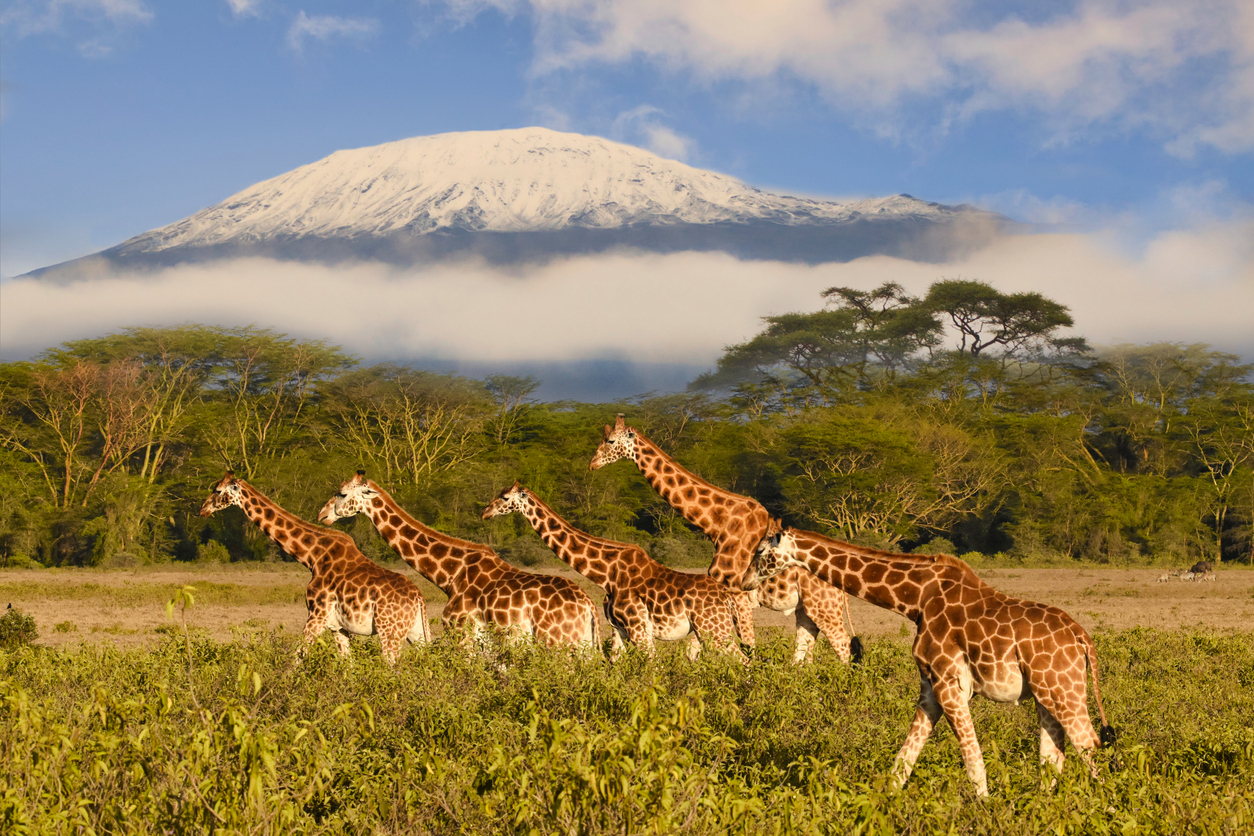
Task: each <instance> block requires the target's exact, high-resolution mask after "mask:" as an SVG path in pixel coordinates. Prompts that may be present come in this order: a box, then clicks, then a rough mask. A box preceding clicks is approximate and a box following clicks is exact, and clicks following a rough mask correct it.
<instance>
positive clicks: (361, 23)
mask: <svg viewBox="0 0 1254 836" xmlns="http://www.w3.org/2000/svg"><path fill="white" fill-rule="evenodd" d="M378 29H379V22H378V21H377V20H374V19H373V18H360V17H336V16H335V15H312V16H311V15H307V14H305V12H304V11H303V10H302V11H301V12H299V13H298V14H297V15H296V18H295V20H293V21H292V25H291V27H289V28H288V30H287V45H288V46H289V47H291V48H292V49H293V50H294V51H296V52H300V51H302V50H303V49H304V47H305V41H307V40H308V39H310V38H312V39H314V40H316V41H329V40H331V39H333V38H347V39H349V40H356V41H361V40H365V39H367V38H370V37H372V36H373V35H374V34H375V32H376V31H378Z"/></svg>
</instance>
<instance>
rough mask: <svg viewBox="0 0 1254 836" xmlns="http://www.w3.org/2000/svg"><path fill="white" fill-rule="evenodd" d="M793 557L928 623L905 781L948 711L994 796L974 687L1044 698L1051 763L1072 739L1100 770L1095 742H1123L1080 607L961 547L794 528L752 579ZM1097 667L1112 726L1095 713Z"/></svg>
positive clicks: (896, 772)
mask: <svg viewBox="0 0 1254 836" xmlns="http://www.w3.org/2000/svg"><path fill="white" fill-rule="evenodd" d="M788 566H798V567H802V568H804V569H805V570H806V571H808V572H812V573H813V574H814V575H816V576H817V577H819V578H821V579H822V580H824V581H826V582H827V583H830V584H833V585H835V586H838V587H840V588H841V589H843V590H845V591H846V592H848V593H849V594H850V595H854V596H856V597H858V598H861V599H863V600H864V601H868V602H870V603H872V604H875V605H876V606H879V607H883V608H885V609H890V610H893V611H895V612H897V613H899V614H901V615H903V616H905V617H906V618H908V619H909V620H910V621H913V622H914V624H915V625H916V627H917V628H918V633H917V635H916V636H915V640H914V647H913V649H912V654H913V656H914V660H915V664H916V665H917V666H918V669H919V678H920V680H921V686H920V694H919V707H918V710H917V711H916V712H915V717H914V721H913V722H912V724H911V726H910V731H909V734H908V735H907V736H906V742H905V743H904V744H903V745H902V747H901V750H900V751H899V752H898V753H897V757H896V759H895V760H894V762H893V778H894V781H895V783H896V784H897V785H898V786H901V785H903V784H905V782H906V780H907V779H908V778H909V777H910V772H911V771H912V770H913V769H914V764H915V761H916V760H917V759H918V757H919V752H920V751H922V749H923V744H924V743H926V742H927V739H928V736H929V735H930V734H931V733H932V729H933V727H934V726H935V725H936V722H937V721H938V720H939V719H940V718H941V716H942V714H943V715H944V716H945V717H946V718H947V719H948V720H949V724H950V726H952V727H953V730H954V733H955V735H956V736H957V738H958V745H959V747H960V750H961V752H962V761H963V764H964V766H965V767H966V772H967V777H968V778H970V779H971V781H972V782H973V783H974V784H975V790H976V794H977V795H980V796H986V795H988V778H987V773H986V772H985V768H984V756H983V754H982V752H981V751H980V744H979V741H978V740H977V739H976V735H975V726H974V724H973V723H972V721H971V711H970V706H969V703H970V699H971V697H972V696H973V695H974V694H981V695H983V696H985V697H988V698H989V699H991V700H994V701H996V702H1012V703H1016V704H1017V703H1019V702H1020V701H1022V700H1025V699H1027V698H1028V697H1032V698H1034V699H1035V701H1036V713H1037V720H1038V722H1039V724H1040V728H1041V737H1040V758H1041V763H1042V764H1049V765H1050V766H1052V767H1053V768H1054V769H1055V770H1057V771H1058V772H1061V771H1062V765H1063V760H1064V746H1065V745H1066V740H1067V739H1068V738H1069V739H1070V740H1071V743H1072V745H1073V746H1075V747H1076V749H1077V750H1078V751H1079V752H1080V755H1081V757H1082V758H1083V759H1084V760H1085V762H1086V763H1087V764H1088V766H1089V769H1090V771H1091V772H1092V773H1093V775H1094V777H1096V776H1097V769H1096V765H1095V764H1094V763H1093V760H1092V754H1091V753H1092V750H1093V749H1094V748H1096V747H1097V746H1098V745H1103V746H1104V745H1109V744H1111V743H1113V742H1114V730H1113V729H1112V728H1111V727H1110V725H1109V724H1108V723H1107V722H1106V710H1105V709H1104V708H1103V707H1102V696H1101V690H1100V688H1099V686H1098V672H1097V650H1096V648H1095V647H1094V645H1093V640H1092V638H1090V636H1089V634H1088V633H1087V632H1085V630H1084V628H1083V627H1081V626H1080V625H1079V624H1077V623H1076V621H1075V620H1074V619H1072V618H1071V616H1069V615H1067V614H1066V613H1065V612H1063V611H1062V610H1060V609H1059V608H1057V607H1052V606H1048V605H1045V604H1037V603H1034V602H1031V601H1024V600H1021V599H1019V598H1012V597H1011V596H1009V595H1006V594H1004V593H1001V592H998V591H997V590H996V589H993V587H991V586H989V585H988V584H986V583H984V582H983V581H982V580H980V578H979V576H977V575H976V574H975V572H973V571H972V570H971V567H970V566H968V565H967V564H966V563H964V562H963V561H961V560H959V559H958V558H956V557H951V556H949V555H906V554H895V553H892V552H882V551H878V550H876V549H870V548H865V547H862V546H856V545H854V544H852V543H845V542H842V541H840V540H833V539H831V538H828V537H824V536H823V535H821V534H816V533H814V532H812V531H801V530H798V529H793V528H789V529H785V530H783V531H781V532H780V533H778V534H773V535H770V536H768V537H766V538H764V539H763V541H762V543H761V545H760V546H759V548H758V550H757V552H756V554H755V556H754V560H753V563H752V565H751V566H750V567H749V569H748V570H747V571H746V573H745V576H744V579H743V581H744V583H745V585H746V586H749V587H752V586H755V585H756V584H758V583H759V582H760V581H761V580H763V579H765V578H768V577H770V576H771V575H772V574H774V573H777V572H779V571H781V570H783V569H784V568H785V567H788ZM1086 665H1087V670H1086ZM1089 672H1091V673H1092V676H1093V698H1094V701H1095V702H1096V703H1097V711H1098V714H1099V716H1100V717H1101V731H1100V734H1099V733H1098V732H1097V731H1094V729H1093V723H1092V720H1091V718H1090V717H1089V710H1088V699H1087V697H1088V677H1087V675H1086V674H1087V673H1089Z"/></svg>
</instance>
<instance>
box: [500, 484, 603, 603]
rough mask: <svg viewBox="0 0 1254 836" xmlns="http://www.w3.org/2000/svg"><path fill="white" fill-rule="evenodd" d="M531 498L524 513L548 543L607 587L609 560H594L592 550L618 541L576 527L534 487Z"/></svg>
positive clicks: (586, 576)
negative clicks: (535, 490)
mask: <svg viewBox="0 0 1254 836" xmlns="http://www.w3.org/2000/svg"><path fill="white" fill-rule="evenodd" d="M527 498H528V500H529V501H528V503H527V505H526V508H525V510H524V511H523V515H524V516H525V517H526V518H527V521H528V522H530V523H531V527H532V528H534V529H535V530H536V533H537V534H539V535H540V539H541V540H543V541H544V544H545V545H546V546H548V547H549V548H550V549H552V550H553V553H554V554H556V555H557V556H558V557H559V558H561V559H562V561H563V562H565V563H566V564H567V565H569V566H570V567H571V568H572V569H574V570H575V571H576V572H578V573H579V574H581V575H583V576H584V577H585V578H587V579H588V580H590V581H592V582H593V583H594V584H596V585H597V586H600V587H606V586H607V585H608V584H609V583H611V579H610V573H609V564H608V563H607V562H606V561H604V560H592V559H590V558H589V557H588V554H589V553H590V551H591V550H592V549H591V547H595V548H596V550H597V551H598V552H600V551H603V550H604V549H605V548H606V546H607V545H617V544H610V543H609V541H607V540H602V539H600V538H598V537H593V536H592V535H590V534H586V533H585V532H582V531H580V530H579V529H577V528H575V527H574V526H572V525H571V524H570V523H568V522H566V520H564V519H562V518H561V517H559V516H558V515H557V512H555V511H554V510H553V509H552V508H550V507H549V506H548V505H545V504H544V502H543V501H542V500H541V499H540V497H538V496H536V495H535V494H533V493H531V492H530V491H528V492H527Z"/></svg>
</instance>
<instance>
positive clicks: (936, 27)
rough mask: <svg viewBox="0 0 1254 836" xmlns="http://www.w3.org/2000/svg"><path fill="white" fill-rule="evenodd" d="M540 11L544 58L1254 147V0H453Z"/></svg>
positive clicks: (1234, 149)
mask: <svg viewBox="0 0 1254 836" xmlns="http://www.w3.org/2000/svg"><path fill="white" fill-rule="evenodd" d="M445 2H446V4H447V5H448V6H449V7H451V8H452V9H453V11H454V15H455V16H457V17H458V18H459V19H466V18H468V17H470V16H473V15H474V14H476V13H478V12H480V11H482V10H484V9H487V8H496V9H499V10H502V11H505V12H507V13H511V14H518V13H524V12H529V13H530V14H531V15H532V16H533V17H534V19H535V23H536V27H535V28H536V33H537V34H536V45H537V57H536V69H537V71H539V72H547V71H552V70H557V69H569V68H577V67H580V66H584V65H588V64H593V63H624V62H627V61H630V60H633V59H637V58H644V59H646V60H651V61H653V62H655V63H657V64H659V65H661V66H663V67H666V68H669V69H672V70H677V71H691V72H693V73H694V74H696V75H697V76H698V77H701V78H704V79H707V80H709V79H728V78H730V79H736V80H739V81H743V82H748V83H756V82H759V81H761V80H763V79H767V78H770V77H780V76H782V77H787V78H791V79H795V80H797V81H799V82H801V83H803V84H806V85H809V86H812V87H813V88H815V89H817V90H818V91H819V92H820V93H822V94H823V95H825V96H826V97H828V98H829V100H831V101H832V102H834V103H836V104H837V105H838V106H841V107H847V108H850V109H855V110H860V111H862V112H864V113H867V114H870V115H873V116H874V118H875V119H876V120H878V122H879V128H880V129H881V130H883V131H885V132H889V133H891V132H892V131H893V130H894V128H893V127H892V125H891V124H889V123H888V122H886V121H884V119H885V114H887V113H891V112H893V111H897V110H900V109H901V108H904V107H907V106H909V105H910V104H911V103H917V102H919V101H924V100H935V99H936V98H938V97H940V98H942V99H943V100H944V101H945V103H946V106H947V110H948V111H949V112H950V114H951V115H950V118H963V117H969V116H971V115H973V114H975V113H978V112H980V111H983V110H988V109H1003V108H1010V109H1020V110H1026V111H1033V112H1036V113H1038V114H1042V115H1043V116H1045V117H1046V119H1047V120H1048V122H1049V123H1050V125H1051V126H1052V128H1053V131H1054V133H1055V135H1056V136H1058V137H1060V138H1065V137H1066V136H1067V135H1069V133H1070V132H1072V131H1074V130H1076V129H1079V128H1083V127H1086V126H1089V125H1091V124H1094V123H1098V122H1110V123H1112V124H1115V125H1118V126H1124V127H1136V128H1148V129H1150V130H1152V131H1154V132H1155V133H1156V135H1159V136H1161V137H1162V138H1163V139H1164V141H1166V142H1168V147H1169V149H1170V150H1172V151H1173V152H1175V153H1179V154H1184V155H1187V154H1190V153H1192V152H1193V151H1194V150H1195V149H1196V148H1197V147H1198V146H1201V145H1211V146H1214V147H1216V148H1219V149H1220V150H1222V151H1226V152H1231V153H1240V152H1244V151H1249V150H1251V149H1254V4H1251V3H1250V2H1249V0H1193V2H1188V3H1180V2H1178V0H1130V1H1128V2H1120V1H1119V0H1077V2H1076V3H1074V5H1071V6H1070V7H1069V8H1064V9H1061V10H1059V11H1056V12H1053V13H1051V14H1048V15H1047V16H1042V19H1035V18H1034V19H1032V20H1025V19H1023V18H1021V17H1017V16H1015V15H1014V14H1013V13H1010V12H1003V13H1000V14H997V15H996V17H995V19H993V20H991V21H990V20H989V16H990V11H989V9H987V8H986V7H981V6H979V5H978V4H970V3H966V2H960V0H772V2H769V3H764V2H761V0H618V1H617V2H598V1H597V0H445Z"/></svg>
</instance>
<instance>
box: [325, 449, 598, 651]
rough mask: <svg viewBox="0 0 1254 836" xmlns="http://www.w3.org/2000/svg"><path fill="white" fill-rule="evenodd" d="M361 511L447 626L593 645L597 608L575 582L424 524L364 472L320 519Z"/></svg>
mask: <svg viewBox="0 0 1254 836" xmlns="http://www.w3.org/2000/svg"><path fill="white" fill-rule="evenodd" d="M360 513H364V514H366V516H368V517H369V518H370V521H371V522H373V523H374V527H375V528H376V529H378V531H379V534H381V535H382V536H383V539H384V540H386V541H387V542H388V545H389V546H391V547H392V548H393V549H394V550H395V551H396V553H397V554H399V555H400V556H401V558H402V559H403V560H404V561H405V562H406V563H408V564H409V565H410V566H412V567H414V568H415V569H417V570H418V571H419V572H420V573H421V574H422V575H423V576H425V577H426V578H427V580H429V581H431V582H432V583H433V584H435V585H436V586H438V587H439V588H440V589H441V590H442V591H443V592H444V594H445V595H447V596H448V603H447V604H445V605H444V614H443V620H444V623H445V624H447V625H456V624H470V625H473V627H474V628H475V631H476V632H478V631H480V630H482V628H483V625H484V624H495V625H496V626H498V627H501V628H503V629H505V630H506V631H507V632H509V633H511V634H513V635H528V636H531V637H533V638H535V639H536V640H538V641H540V642H542V643H543V644H547V645H557V644H574V645H584V646H586V647H589V648H592V647H595V646H596V643H597V610H596V605H595V604H594V603H592V599H591V598H589V597H588V594H587V593H586V592H584V591H583V590H582V589H580V588H579V585H578V584H576V583H575V582H574V581H572V580H570V579H568V578H561V577H555V576H552V575H536V574H533V573H531V572H524V571H522V570H521V569H518V568H515V567H514V566H511V565H509V564H508V563H506V562H505V561H504V560H502V559H501V558H499V557H497V555H496V552H494V551H492V549H490V548H488V547H487V546H483V545H480V544H478V543H471V542H470V541H468V540H459V539H457V538H456V537H449V536H448V535H447V534H441V533H440V532H438V531H436V530H435V529H433V528H429V527H428V526H425V525H423V524H422V523H420V522H418V520H416V519H414V518H413V517H412V516H411V515H409V514H408V513H406V512H405V510H404V509H403V508H401V507H400V505H398V504H397V502H396V500H394V499H393V498H392V497H391V496H390V495H389V494H388V493H387V491H385V490H383V488H381V487H379V486H378V485H377V484H375V483H374V482H373V481H371V480H370V479H367V478H366V473H365V471H363V470H359V471H357V474H356V475H355V476H354V477H353V478H352V479H349V480H348V481H347V482H345V483H344V484H343V485H341V486H340V492H339V494H338V495H336V496H333V497H331V498H330V499H329V500H327V503H326V505H324V506H323V507H322V511H321V512H320V513H319V514H318V521H319V522H322V523H326V524H327V525H330V524H331V523H333V522H335V521H336V520H338V519H343V518H345V517H351V516H353V515H355V514H360Z"/></svg>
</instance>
